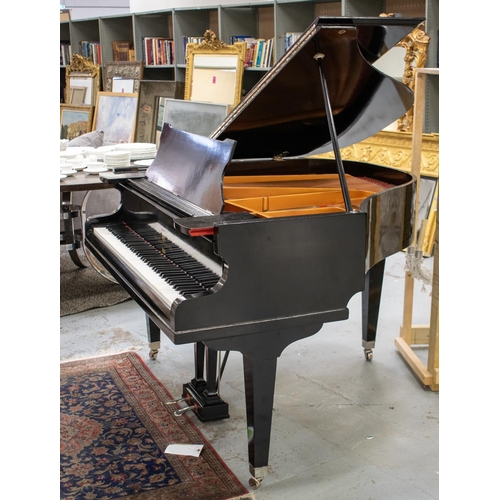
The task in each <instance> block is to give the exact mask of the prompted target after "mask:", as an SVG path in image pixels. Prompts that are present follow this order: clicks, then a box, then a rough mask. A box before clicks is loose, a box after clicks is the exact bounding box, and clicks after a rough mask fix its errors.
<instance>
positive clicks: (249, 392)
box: [243, 356, 278, 488]
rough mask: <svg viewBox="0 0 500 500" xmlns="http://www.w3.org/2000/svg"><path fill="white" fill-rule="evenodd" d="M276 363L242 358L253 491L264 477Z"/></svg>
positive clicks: (267, 461)
mask: <svg viewBox="0 0 500 500" xmlns="http://www.w3.org/2000/svg"><path fill="white" fill-rule="evenodd" d="M277 361H278V360H277V358H271V359H262V360H252V359H250V358H248V357H247V356H243V370H244V375H245V398H246V410H247V429H248V458H249V462H250V473H251V474H252V477H251V478H250V485H251V486H252V487H253V488H258V487H259V486H260V483H261V481H262V479H263V478H264V476H265V475H266V474H267V466H268V463H269V446H270V442H271V424H272V415H273V400H274V386H275V381H276V366H277Z"/></svg>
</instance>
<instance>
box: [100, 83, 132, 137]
mask: <svg viewBox="0 0 500 500" xmlns="http://www.w3.org/2000/svg"><path fill="white" fill-rule="evenodd" d="M137 99H138V94H137V93H136V92H132V93H115V92H99V93H98V94H97V102H96V107H95V112H94V121H93V125H92V130H102V131H103V132H104V138H103V145H104V146H107V145H110V144H121V143H128V142H134V132H135V120H136V114H137Z"/></svg>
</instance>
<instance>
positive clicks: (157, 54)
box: [143, 36, 174, 66]
mask: <svg viewBox="0 0 500 500" xmlns="http://www.w3.org/2000/svg"><path fill="white" fill-rule="evenodd" d="M143 44H144V64H145V65H146V66H163V65H165V64H174V41H173V40H172V39H171V38H163V37H157V36H145V37H144V38H143Z"/></svg>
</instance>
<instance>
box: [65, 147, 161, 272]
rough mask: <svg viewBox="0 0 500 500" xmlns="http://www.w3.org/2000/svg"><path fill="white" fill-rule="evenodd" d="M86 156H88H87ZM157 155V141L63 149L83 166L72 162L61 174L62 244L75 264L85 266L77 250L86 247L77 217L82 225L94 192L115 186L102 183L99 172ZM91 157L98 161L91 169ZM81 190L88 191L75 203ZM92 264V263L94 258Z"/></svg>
mask: <svg viewBox="0 0 500 500" xmlns="http://www.w3.org/2000/svg"><path fill="white" fill-rule="evenodd" d="M70 149H74V151H70ZM83 156H85V158H84V159H83ZM155 156H156V144H153V143H130V144H114V145H112V146H102V147H98V148H68V150H67V151H64V152H63V151H61V158H65V159H66V161H68V162H71V160H72V159H74V158H78V157H79V158H82V160H81V165H80V166H78V167H75V168H74V169H73V168H72V167H70V165H71V163H69V165H67V166H66V167H65V168H70V170H68V171H67V173H66V174H65V173H63V170H61V174H60V193H61V220H62V221H63V228H62V231H61V237H60V243H61V246H62V247H64V248H65V249H66V250H67V252H68V253H69V255H70V257H71V260H72V261H73V262H74V264H75V265H77V266H78V267H86V265H85V264H84V263H83V262H82V261H81V259H80V256H79V254H78V252H77V250H78V249H79V248H82V247H84V235H83V233H82V229H80V228H76V227H75V220H80V221H81V226H82V228H83V226H84V223H85V219H86V216H85V207H86V202H87V198H88V195H89V194H90V193H91V192H92V191H95V190H101V189H110V188H114V186H113V185H112V184H106V183H104V182H102V181H101V180H100V178H99V174H100V173H101V172H105V171H106V170H108V169H114V168H120V167H122V168H126V167H127V166H131V167H132V168H133V167H134V164H136V163H139V162H144V161H148V162H151V161H152V159H153V158H154V157H155ZM89 160H92V161H93V162H95V163H94V165H95V166H94V167H93V168H92V169H91V167H90V165H91V164H90V163H88V166H87V162H88V161H89ZM136 160H137V162H136ZM99 164H101V165H102V167H100V166H99ZM78 191H80V192H82V191H85V192H86V194H85V196H84V199H83V201H82V203H81V204H75V203H74V202H73V195H74V193H75V192H78ZM89 260H90V259H89ZM90 263H91V264H93V263H92V261H91V260H90Z"/></svg>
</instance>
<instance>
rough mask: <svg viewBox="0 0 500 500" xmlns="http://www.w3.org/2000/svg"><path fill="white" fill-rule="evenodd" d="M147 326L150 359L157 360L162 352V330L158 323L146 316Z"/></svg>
mask: <svg viewBox="0 0 500 500" xmlns="http://www.w3.org/2000/svg"><path fill="white" fill-rule="evenodd" d="M146 326H147V330H148V341H149V357H150V358H151V359H156V358H157V357H158V351H159V350H160V342H161V330H160V328H159V327H158V326H157V325H156V323H155V322H154V321H153V320H152V319H151V318H150V317H149V316H148V315H147V314H146Z"/></svg>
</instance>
